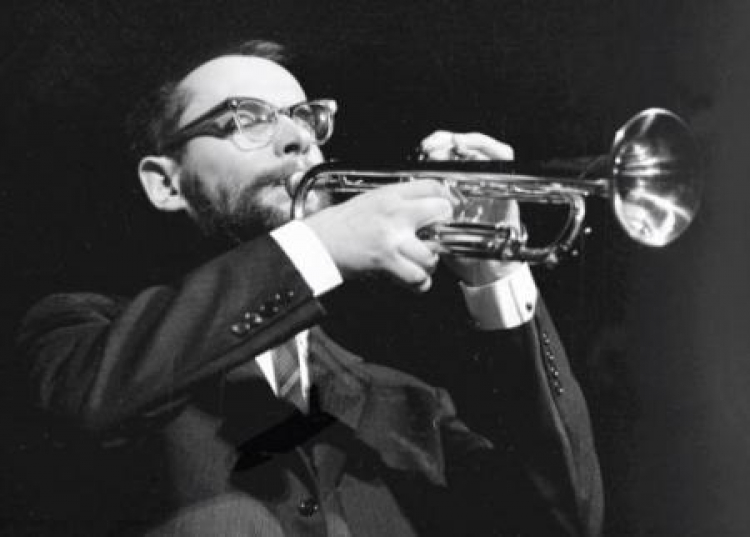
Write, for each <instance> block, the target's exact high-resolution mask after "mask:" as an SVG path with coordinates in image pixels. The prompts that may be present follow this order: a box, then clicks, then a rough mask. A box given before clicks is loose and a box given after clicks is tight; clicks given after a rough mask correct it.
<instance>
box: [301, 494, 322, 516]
mask: <svg viewBox="0 0 750 537" xmlns="http://www.w3.org/2000/svg"><path fill="white" fill-rule="evenodd" d="M319 509H320V506H319V505H318V502H316V501H315V499H314V498H306V499H304V500H301V501H300V502H299V505H297V511H299V514H300V515H302V516H304V517H311V516H313V515H314V514H315V513H317V512H318V510H319Z"/></svg>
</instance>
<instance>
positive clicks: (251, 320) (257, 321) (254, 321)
mask: <svg viewBox="0 0 750 537" xmlns="http://www.w3.org/2000/svg"><path fill="white" fill-rule="evenodd" d="M245 320H246V321H247V323H248V324H249V325H250V326H259V325H261V324H263V317H262V316H261V315H260V314H258V313H252V312H249V311H248V312H247V313H246V314H245Z"/></svg>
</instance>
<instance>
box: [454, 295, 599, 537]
mask: <svg viewBox="0 0 750 537" xmlns="http://www.w3.org/2000/svg"><path fill="white" fill-rule="evenodd" d="M475 337H476V338H478V339H479V347H478V348H479V351H478V352H477V353H475V354H474V355H473V358H472V360H471V365H469V366H468V367H469V368H470V369H471V370H472V374H470V375H469V376H470V377H471V378H473V379H474V380H473V381H472V385H471V387H470V394H469V397H468V398H467V397H464V399H465V400H466V401H469V402H468V408H466V407H465V406H464V407H462V406H461V405H459V408H458V410H459V415H461V416H462V417H463V418H464V419H465V420H466V421H467V422H468V423H469V425H470V426H471V427H472V429H474V430H475V431H477V432H479V433H481V434H483V435H486V436H487V437H488V438H489V439H490V440H491V441H492V443H493V444H494V446H495V449H493V450H491V451H489V452H487V453H486V454H484V455H482V456H479V457H474V458H469V459H468V460H473V462H472V463H471V464H469V471H468V472H464V473H463V474H462V477H460V478H459V486H458V490H462V491H464V492H466V491H467V488H468V491H467V493H468V494H471V495H472V496H473V497H475V498H482V497H485V500H483V501H484V502H485V503H489V504H492V503H493V502H494V504H495V507H494V508H492V509H489V510H488V509H484V511H482V509H481V505H475V506H474V507H475V508H476V510H475V512H474V513H473V514H472V517H473V519H474V521H475V522H476V523H477V524H479V525H480V527H483V528H484V530H486V529H487V528H491V527H493V526H492V525H493V524H494V522H493V520H498V519H504V520H507V521H510V523H509V526H506V527H504V528H498V529H500V530H502V531H510V532H511V534H514V535H515V534H519V535H556V536H557V535H560V536H562V535H566V536H573V535H575V536H578V535H580V536H595V535H599V534H600V532H601V528H602V519H603V493H602V482H601V476H600V471H599V464H598V459H597V455H596V450H595V446H594V440H593V435H592V430H591V424H590V419H589V414H588V409H587V406H586V402H585V400H584V397H583V394H582V392H581V390H580V388H579V386H578V383H577V382H576V380H575V378H574V377H573V374H572V372H571V368H570V364H569V362H568V358H567V356H566V354H565V351H564V349H563V346H562V344H561V342H560V340H559V337H558V335H557V332H556V330H555V327H554V325H553V323H552V320H551V319H550V316H549V313H548V311H547V309H546V307H545V305H544V304H543V303H542V302H541V301H540V303H539V305H538V310H537V314H536V316H535V318H534V319H533V320H532V321H531V322H529V323H526V324H525V325H523V326H522V327H519V328H517V329H513V330H507V331H493V332H478V333H475ZM463 469H464V470H466V467H465V466H464V467H463ZM467 474H468V476H469V478H468V479H467ZM486 495H489V496H493V495H494V496H495V497H494V498H493V501H490V502H488V501H487V500H486ZM478 503H479V504H481V503H482V501H480V502H478ZM487 511H489V515H488V514H487ZM499 511H503V513H502V514H501V513H500V512H499Z"/></svg>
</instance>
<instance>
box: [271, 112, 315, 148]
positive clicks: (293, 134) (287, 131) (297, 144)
mask: <svg viewBox="0 0 750 537" xmlns="http://www.w3.org/2000/svg"><path fill="white" fill-rule="evenodd" d="M278 121H279V125H278V129H277V131H276V137H275V139H274V148H275V151H276V154H277V155H278V156H280V157H284V156H292V155H306V154H307V153H308V152H309V151H310V147H312V146H313V145H314V144H313V139H312V135H311V133H310V132H309V131H308V130H307V129H305V128H304V127H302V126H301V125H299V124H298V123H297V122H295V121H294V120H293V119H292V118H290V117H287V116H284V115H280V116H279V119H278Z"/></svg>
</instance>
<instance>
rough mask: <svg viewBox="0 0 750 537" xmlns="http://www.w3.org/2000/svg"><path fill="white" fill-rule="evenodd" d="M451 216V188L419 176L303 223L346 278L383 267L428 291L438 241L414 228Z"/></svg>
mask: <svg viewBox="0 0 750 537" xmlns="http://www.w3.org/2000/svg"><path fill="white" fill-rule="evenodd" d="M452 216H453V205H452V203H451V201H450V195H449V193H448V191H447V189H446V188H445V187H444V186H443V185H441V184H440V183H438V182H436V181H430V180H421V181H413V182H409V183H400V184H395V185H388V186H384V187H380V188H377V189H374V190H372V191H369V192H366V193H364V194H360V195H358V196H356V197H354V198H352V199H350V200H348V201H346V202H345V203H341V204H339V205H334V206H332V207H328V208H326V209H324V210H322V211H320V212H318V213H316V214H314V215H312V216H310V217H308V218H306V219H305V223H306V224H307V225H308V226H309V227H310V228H311V229H312V230H313V231H314V232H315V233H316V234H317V236H318V237H319V238H320V240H321V242H322V243H323V245H324V246H325V247H326V248H327V249H328V252H329V253H330V255H331V257H332V258H333V260H334V262H335V263H336V266H337V267H338V269H339V270H340V271H341V274H342V275H343V277H344V278H348V277H352V276H354V275H356V274H359V273H363V272H384V273H387V274H389V275H390V276H392V277H393V278H395V279H396V281H398V282H400V283H402V284H403V285H405V286H407V287H409V288H411V289H413V290H415V291H419V292H424V291H427V290H428V289H429V288H430V285H431V284H432V278H431V274H432V273H433V272H434V270H435V267H436V266H437V263H438V260H439V256H438V254H437V251H438V250H439V247H438V245H437V244H434V243H429V242H425V241H422V240H420V239H419V238H417V235H416V233H417V231H418V230H420V229H421V228H423V227H425V226H429V225H431V224H435V223H438V222H444V221H447V220H450V219H451V217H452Z"/></svg>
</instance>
